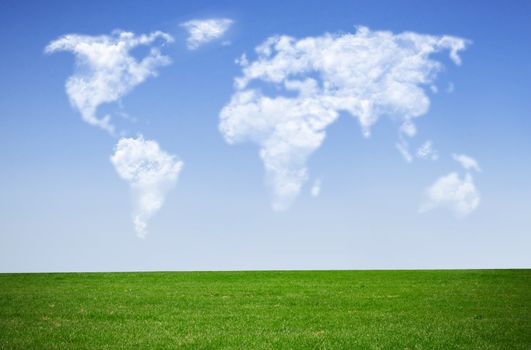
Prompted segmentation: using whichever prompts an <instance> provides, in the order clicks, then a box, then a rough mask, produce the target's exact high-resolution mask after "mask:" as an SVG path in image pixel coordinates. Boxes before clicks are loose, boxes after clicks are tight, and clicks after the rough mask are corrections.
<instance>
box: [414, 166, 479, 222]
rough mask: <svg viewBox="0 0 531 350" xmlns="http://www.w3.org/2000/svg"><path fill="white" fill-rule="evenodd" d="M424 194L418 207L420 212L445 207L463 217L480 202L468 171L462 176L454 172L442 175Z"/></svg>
mask: <svg viewBox="0 0 531 350" xmlns="http://www.w3.org/2000/svg"><path fill="white" fill-rule="evenodd" d="M425 195H426V199H425V202H424V204H422V205H421V207H420V209H419V211H420V212H421V213H423V212H426V211H428V210H431V209H435V208H438V207H446V208H448V209H450V210H452V211H453V212H454V214H455V215H456V216H457V217H464V216H466V215H468V214H470V213H471V212H472V211H474V210H475V209H476V208H477V207H478V206H479V202H480V197H479V193H478V190H477V188H476V185H475V184H474V180H473V178H472V175H470V174H469V173H467V174H466V175H465V177H464V178H461V177H460V176H459V175H458V174H457V173H455V172H452V173H450V174H448V175H446V176H442V177H440V178H438V179H437V180H436V181H435V183H433V184H432V185H431V186H430V187H428V188H427V189H426V193H425Z"/></svg>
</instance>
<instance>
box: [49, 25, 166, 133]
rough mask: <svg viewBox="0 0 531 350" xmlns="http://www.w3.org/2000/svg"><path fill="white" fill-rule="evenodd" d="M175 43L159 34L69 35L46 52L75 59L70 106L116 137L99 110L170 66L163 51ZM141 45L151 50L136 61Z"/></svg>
mask: <svg viewBox="0 0 531 350" xmlns="http://www.w3.org/2000/svg"><path fill="white" fill-rule="evenodd" d="M172 41H173V38H172V37H171V36H170V35H168V34H166V33H163V32H160V31H156V32H153V33H150V34H142V35H135V34H134V33H130V32H124V31H114V32H113V33H112V34H111V35H100V36H88V35H77V34H68V35H65V36H62V37H60V38H58V39H56V40H54V41H52V42H50V43H49V44H48V46H47V47H46V49H45V52H46V53H53V52H57V51H69V52H72V53H73V54H74V55H75V57H76V68H75V70H74V74H73V75H72V76H70V77H69V78H68V80H67V82H66V92H67V94H68V97H69V99H70V102H71V104H72V105H73V106H74V107H75V108H76V109H78V110H79V112H80V113H81V116H82V118H83V120H84V121H86V122H87V123H89V124H91V125H95V126H98V127H100V128H102V129H104V130H107V131H108V132H109V133H111V134H114V132H115V127H114V125H113V124H112V123H111V116H110V115H105V116H102V117H98V116H97V109H98V107H99V106H100V105H102V104H104V103H109V102H114V101H117V100H119V99H120V98H121V97H123V96H124V95H126V94H127V93H128V92H130V91H131V90H132V89H133V88H134V87H135V86H137V85H138V84H140V83H142V82H143V81H144V80H146V79H147V78H148V77H153V76H156V75H157V68H159V67H160V66H164V65H167V64H169V63H170V58H169V57H168V56H164V55H162V53H161V51H160V48H161V46H163V45H164V44H165V43H170V42H172ZM141 45H143V46H148V47H149V48H150V50H149V52H148V54H147V55H146V56H145V57H144V58H142V59H141V60H137V59H135V57H133V56H132V55H131V50H132V49H134V48H136V47H138V46H141Z"/></svg>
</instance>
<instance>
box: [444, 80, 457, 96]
mask: <svg viewBox="0 0 531 350" xmlns="http://www.w3.org/2000/svg"><path fill="white" fill-rule="evenodd" d="M454 88H455V87H454V83H452V82H449V83H448V87H447V88H446V92H447V93H449V94H451V93H452V92H454Z"/></svg>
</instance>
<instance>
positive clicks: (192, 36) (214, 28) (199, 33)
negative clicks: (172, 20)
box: [181, 18, 234, 50]
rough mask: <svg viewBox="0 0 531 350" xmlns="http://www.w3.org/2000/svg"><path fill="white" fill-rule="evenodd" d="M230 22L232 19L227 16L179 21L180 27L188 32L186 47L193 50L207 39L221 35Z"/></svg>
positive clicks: (213, 38)
mask: <svg viewBox="0 0 531 350" xmlns="http://www.w3.org/2000/svg"><path fill="white" fill-rule="evenodd" d="M232 23H234V21H233V20H232V19H229V18H211V19H203V20H200V19H194V20H191V21H188V22H184V23H181V27H183V28H184V29H186V31H187V32H188V38H187V39H186V45H187V47H188V49H190V50H195V49H197V48H198V47H199V46H201V45H203V44H205V43H207V42H209V41H212V40H215V39H218V38H220V37H222V36H223V34H225V32H226V31H227V30H228V29H229V27H230V26H231V25H232Z"/></svg>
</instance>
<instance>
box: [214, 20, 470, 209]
mask: <svg viewBox="0 0 531 350" xmlns="http://www.w3.org/2000/svg"><path fill="white" fill-rule="evenodd" d="M466 44H467V41H466V40H463V39H461V38H457V37H451V36H431V35H421V34H416V33H412V32H406V33H401V34H393V33H391V32H381V31H370V30H369V29H368V28H365V27H360V28H358V30H357V32H356V33H355V34H324V35H322V36H318V37H307V38H304V39H300V40H298V39H295V38H293V37H289V36H273V37H270V38H268V39H267V40H266V41H265V42H264V43H262V44H261V45H259V46H258V47H257V48H256V53H257V58H256V59H255V60H254V61H252V60H249V59H248V58H247V56H245V55H244V56H242V57H241V58H240V59H239V60H238V62H239V63H240V65H242V70H243V75H242V76H241V77H238V78H237V79H236V81H235V88H236V91H235V92H234V94H233V96H232V98H231V100H230V102H229V103H228V104H227V105H225V107H224V108H223V109H222V111H221V113H220V125H219V127H220V131H221V133H222V134H223V136H224V137H225V139H226V140H227V142H229V143H236V142H244V141H251V142H254V143H257V144H258V145H259V146H260V156H261V158H262V161H263V163H264V167H265V169H266V173H267V179H268V182H269V184H270V186H271V188H272V192H273V208H274V209H277V210H282V209H286V208H288V207H289V206H290V205H291V203H292V202H293V201H294V199H295V198H296V196H297V195H298V193H299V192H300V189H301V186H302V184H303V183H304V182H305V181H306V180H307V178H308V175H307V173H308V170H307V167H306V161H307V159H308V157H309V156H310V155H311V154H312V153H313V152H314V151H315V150H316V149H317V148H319V147H320V146H321V144H322V142H323V140H324V138H325V136H326V128H327V127H328V126H329V125H330V124H331V123H333V122H334V121H335V120H336V119H337V117H338V116H339V114H340V113H341V112H346V113H348V114H350V115H351V116H353V117H355V118H357V119H358V121H359V123H360V125H361V128H362V131H363V134H364V135H365V136H367V137H368V136H369V135H370V129H371V126H372V125H373V124H374V123H376V121H377V120H378V118H379V117H380V116H383V115H389V116H392V117H394V118H396V119H397V120H398V121H399V122H400V123H401V128H400V137H401V138H402V137H403V136H407V137H411V136H413V135H414V134H415V132H416V129H415V126H414V124H413V119H414V118H417V117H419V116H421V115H423V114H425V113H426V112H427V110H428V108H429V104H430V101H429V98H428V96H427V94H426V89H429V87H430V86H431V85H432V83H433V81H434V80H435V77H436V75H437V73H438V72H439V71H440V70H441V68H442V65H441V63H439V62H438V61H436V60H434V59H433V58H432V54H435V53H437V52H440V51H444V50H448V51H450V58H451V59H452V60H453V61H454V62H455V63H456V64H460V59H459V56H458V52H459V51H460V50H463V49H464V48H465V46H466ZM260 81H261V82H262V83H270V84H273V85H274V86H275V87H276V89H275V90H273V91H278V92H279V94H278V95H276V96H268V95H266V94H264V93H263V92H262V91H261V90H260V87H259V86H257V82H260ZM251 83H253V85H252V86H250V84H251ZM397 147H398V148H399V149H400V148H402V151H407V143H405V142H401V143H400V144H398V145H397ZM403 153H404V154H406V155H407V154H409V152H408V151H407V152H403ZM409 156H410V157H411V155H410V154H409Z"/></svg>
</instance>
